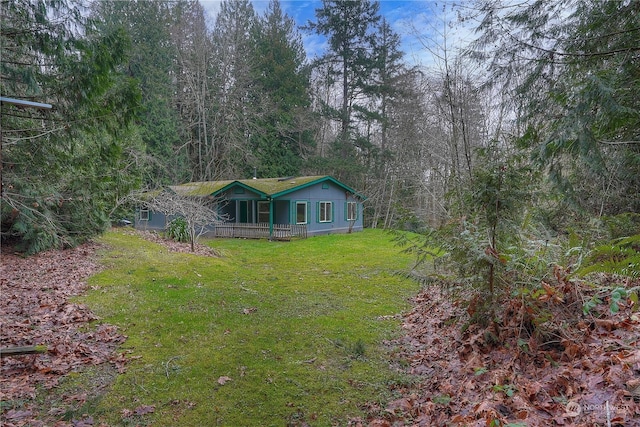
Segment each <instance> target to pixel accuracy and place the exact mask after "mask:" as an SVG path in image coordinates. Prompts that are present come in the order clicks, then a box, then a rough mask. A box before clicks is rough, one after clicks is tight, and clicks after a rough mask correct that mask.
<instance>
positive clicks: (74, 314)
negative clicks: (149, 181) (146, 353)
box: [0, 243, 129, 427]
mask: <svg viewBox="0 0 640 427" xmlns="http://www.w3.org/2000/svg"><path fill="white" fill-rule="evenodd" d="M99 247H100V245H99V244H97V243H87V244H84V245H81V246H79V247H77V248H74V249H67V250H51V251H47V252H43V253H40V254H36V255H32V256H29V257H24V256H22V255H20V254H19V253H16V252H13V250H12V248H10V247H3V248H2V254H1V256H0V295H1V296H2V297H1V298H0V312H2V317H1V318H0V331H1V336H0V347H2V348H6V347H9V348H11V347H22V346H35V345H43V346H46V349H47V351H46V352H45V353H42V354H31V355H20V356H12V357H4V358H2V359H1V360H2V362H1V366H0V371H1V373H2V375H1V376H0V400H1V401H2V408H1V413H0V424H1V425H3V426H6V427H13V426H16V427H19V426H24V425H30V426H38V425H44V423H43V422H42V421H39V420H42V419H45V418H46V417H47V416H59V415H60V414H64V413H65V412H66V410H67V409H65V408H61V407H59V406H58V407H56V408H44V407H42V406H44V405H40V406H39V404H38V403H37V402H38V400H37V399H36V398H37V397H38V394H39V393H40V391H39V390H41V389H44V390H49V389H52V388H55V387H57V386H58V385H59V383H60V380H61V379H62V378H63V377H65V376H66V375H67V374H69V373H71V372H76V371H79V370H81V369H83V368H85V367H89V366H98V365H103V364H110V365H111V366H112V368H113V369H115V370H116V371H117V372H124V371H125V369H126V363H127V361H128V360H129V357H128V355H126V354H124V353H118V352H117V348H118V346H119V345H120V344H121V343H122V342H124V340H126V336H124V335H122V334H120V333H119V331H118V328H117V327H116V326H113V325H109V324H105V323H99V319H98V318H97V317H96V316H95V315H94V314H93V313H92V312H91V310H90V309H89V308H88V307H86V306H85V305H82V304H77V303H73V302H70V298H72V297H75V296H78V295H81V294H82V293H83V292H84V291H85V290H86V288H87V282H86V280H87V278H88V277H89V276H91V275H93V274H95V273H96V272H97V271H99V269H100V266H99V264H98V263H97V262H96V261H95V258H96V257H95V253H96V250H97V249H98V248H99ZM95 322H98V323H95ZM94 324H95V326H94ZM89 325H91V326H89ZM86 399H87V396H86V394H79V395H75V396H66V398H65V399H64V400H65V403H66V404H67V405H70V406H73V405H77V404H78V403H80V404H81V403H84V401H86ZM47 425H50V424H47ZM71 425H74V426H75V425H93V420H92V419H91V418H90V417H88V418H87V417H85V418H83V419H82V420H72V421H70V422H64V421H55V426H57V427H62V426H71Z"/></svg>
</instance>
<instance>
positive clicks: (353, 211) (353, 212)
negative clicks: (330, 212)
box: [347, 202, 358, 221]
mask: <svg viewBox="0 0 640 427" xmlns="http://www.w3.org/2000/svg"><path fill="white" fill-rule="evenodd" d="M356 219H358V205H357V204H356V202H347V221H355V220H356Z"/></svg>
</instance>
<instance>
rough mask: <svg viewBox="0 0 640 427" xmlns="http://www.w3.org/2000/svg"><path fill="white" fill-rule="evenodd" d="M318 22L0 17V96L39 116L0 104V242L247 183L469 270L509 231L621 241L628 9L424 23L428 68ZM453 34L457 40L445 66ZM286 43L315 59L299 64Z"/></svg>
mask: <svg viewBox="0 0 640 427" xmlns="http://www.w3.org/2000/svg"><path fill="white" fill-rule="evenodd" d="M318 6H319V8H318V9H316V11H315V17H314V18H313V19H311V20H309V21H308V22H307V23H306V24H304V25H303V26H298V25H297V24H296V22H294V20H293V19H292V18H291V17H290V16H289V15H287V14H286V13H285V12H284V11H283V8H282V7H281V5H280V4H279V2H278V1H273V2H271V3H270V4H269V6H268V7H267V8H266V10H265V11H264V12H263V13H262V14H258V13H257V12H256V11H255V9H254V7H253V5H252V3H251V2H250V1H246V0H237V1H223V2H221V3H220V7H219V10H218V13H217V15H216V16H215V18H211V17H209V16H208V15H207V12H206V10H205V9H204V8H203V6H202V4H201V3H199V2H197V1H174V2H149V1H126V2H117V1H113V2H97V1H96V2H85V1H75V0H53V1H27V0H4V1H2V2H1V3H0V12H1V17H2V26H1V28H0V38H1V44H0V48H1V58H2V61H1V68H0V72H1V78H2V80H1V83H0V90H1V94H2V96H3V97H10V98H20V99H25V100H31V101H39V102H47V103H50V104H52V105H53V109H51V110H29V109H23V108H20V107H16V106H13V105H10V104H7V103H3V104H2V118H1V120H2V194H3V198H2V236H3V239H14V240H16V241H18V242H19V243H21V245H22V248H23V249H25V250H27V251H28V252H38V251H41V250H44V249H47V248H50V247H64V246H73V245H75V244H76V243H78V242H81V241H84V240H86V239H88V238H90V237H91V236H93V235H94V234H95V233H98V232H100V231H102V230H104V229H105V227H107V226H108V225H109V224H110V221H112V220H117V219H118V218H121V217H126V216H127V215H130V211H128V209H130V207H129V206H127V203H126V202H127V200H128V196H129V194H130V193H131V192H132V191H136V190H140V189H149V188H158V187H160V186H163V185H167V184H176V183H182V182H186V181H204V180H216V179H238V178H247V177H251V176H253V174H254V173H256V174H257V175H258V176H259V177H276V176H288V175H299V174H329V175H332V176H334V177H336V178H337V179H339V180H341V181H343V182H345V183H347V184H348V185H349V186H351V187H353V188H357V189H358V190H359V191H361V192H362V193H363V194H366V195H367V196H368V201H367V206H366V218H365V220H366V225H367V226H369V227H384V228H402V229H408V230H412V231H420V232H425V231H427V230H429V229H430V228H432V227H439V226H442V225H446V224H451V223H452V222H453V223H455V224H456V227H457V228H456V230H457V231H456V233H457V234H456V235H459V233H458V232H459V231H460V230H462V231H465V230H466V231H467V232H470V233H472V234H473V233H474V232H476V231H478V230H480V231H478V234H477V235H476V236H475V237H474V238H475V239H476V240H482V242H480V243H478V245H476V246H477V247H478V248H481V249H482V250H483V251H484V252H486V250H485V249H486V247H487V246H488V247H490V248H491V251H495V252H496V253H497V252H500V251H499V250H498V248H497V246H498V245H499V244H501V243H504V244H503V246H504V247H506V246H509V242H507V241H505V242H498V241H497V240H496V239H498V240H500V238H502V237H503V236H504V238H505V239H506V238H507V237H506V236H510V235H513V233H511V232H510V231H508V230H507V229H511V230H513V229H516V228H517V229H518V230H520V231H522V230H523V227H524V228H527V227H528V230H527V231H526V233H528V235H527V237H528V238H531V239H534V238H535V239H539V240H540V239H541V240H543V241H548V240H549V239H552V238H553V237H555V236H557V235H562V234H565V235H567V234H568V233H570V232H571V230H584V229H585V228H584V224H593V220H594V219H596V220H597V221H600V222H599V224H600V225H602V224H603V221H604V222H606V221H607V218H613V217H614V216H616V218H618V219H616V220H615V221H614V220H612V221H614V222H615V223H616V224H617V225H616V226H619V225H620V221H622V222H623V223H624V224H623V225H622V226H623V228H625V227H626V230H625V231H619V234H622V235H625V234H627V235H628V234H631V233H630V232H629V231H630V228H629V227H632V226H634V224H635V222H634V220H633V219H629V218H633V215H632V216H629V215H628V214H629V213H637V212H638V209H639V204H640V198H639V197H638V190H639V188H640V173H639V169H640V156H639V154H640V135H639V133H640V131H639V120H640V114H639V103H640V97H638V96H637V94H638V90H639V86H640V83H639V82H640V71H639V66H638V63H639V61H638V55H639V54H638V52H639V50H640V48H639V47H638V46H640V43H639V40H640V22H639V19H640V18H638V16H640V14H639V13H638V9H639V8H640V3H639V2H637V1H623V2H621V1H604V2H587V1H578V0H572V1H565V0H555V1H550V2H536V1H528V2H521V3H518V4H517V5H514V4H512V2H507V1H505V2H501V1H474V2H464V3H462V4H461V5H456V4H452V3H444V4H443V5H441V6H437V5H436V4H435V3H432V2H427V3H425V8H431V10H433V9H434V8H435V7H436V6H437V7H441V8H443V9H442V10H445V11H448V12H449V13H448V14H445V15H443V16H449V17H451V16H454V17H455V18H454V19H449V18H442V21H441V22H439V23H438V24H434V31H436V32H437V33H438V37H437V40H436V39H435V38H433V37H432V36H429V35H426V34H424V35H423V36H422V38H420V34H417V35H416V34H414V36H417V39H418V40H420V41H421V43H422V45H423V47H424V49H425V50H427V51H428V52H430V54H431V58H433V62H432V63H430V64H429V65H428V66H420V65H415V63H413V62H410V61H408V60H407V59H406V57H405V55H404V54H403V52H402V51H401V36H402V35H401V34H398V33H396V32H395V31H394V30H393V29H392V27H391V26H390V24H389V23H388V22H387V20H386V19H385V17H384V16H383V15H382V14H381V12H380V4H379V3H377V2H372V1H368V0H367V1H350V2H343V1H323V2H322V3H319V4H318ZM413 7H416V4H413ZM462 24H464V26H465V28H473V29H474V30H475V33H474V34H475V36H474V37H475V40H474V41H473V42H472V43H470V44H469V45H467V46H466V47H465V48H464V49H461V48H452V47H450V46H452V45H454V46H455V43H454V40H455V30H456V28H458V26H459V25H462ZM304 34H307V35H308V34H314V35H316V36H320V37H323V38H324V40H326V44H325V45H324V49H323V51H322V52H320V53H319V54H318V55H317V56H315V57H314V58H308V55H307V54H306V52H305V50H304V46H303V43H302V39H303V35H304ZM620 214H627V216H626V217H625V218H627V219H625V220H620V219H619V218H620V217H619V216H617V215H620ZM590 221H591V222H590ZM625 221H626V222H625ZM529 225H530V226H529ZM478 227H480V229H479V228H478ZM505 227H506V228H505ZM591 228H592V227H591ZM591 228H590V229H591ZM606 228H607V227H606V226H604V228H603V229H606ZM608 229H610V227H609V228H608ZM474 230H475V231H474ZM500 233H502V234H500ZM520 234H521V233H518V235H520ZM507 240H508V239H507ZM491 251H489V253H490V252H491ZM485 255H486V254H485ZM491 256H493V258H494V259H499V257H496V256H494V255H491ZM491 256H489V258H491Z"/></svg>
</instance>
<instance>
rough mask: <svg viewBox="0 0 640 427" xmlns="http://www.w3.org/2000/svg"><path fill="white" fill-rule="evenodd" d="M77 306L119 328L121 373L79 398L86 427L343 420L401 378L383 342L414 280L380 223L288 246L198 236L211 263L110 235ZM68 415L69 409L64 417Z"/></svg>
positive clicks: (394, 329)
mask: <svg viewBox="0 0 640 427" xmlns="http://www.w3.org/2000/svg"><path fill="white" fill-rule="evenodd" d="M102 241H103V242H104V243H106V244H107V245H108V249H106V250H105V252H104V253H103V257H104V258H103V263H104V264H105V266H106V267H107V268H106V269H105V270H104V271H102V272H101V273H99V274H97V275H95V276H93V277H92V278H91V279H90V282H89V285H90V286H91V289H92V290H91V291H89V292H88V294H87V295H86V296H85V297H83V298H82V302H84V303H86V304H88V305H89V306H90V308H91V309H92V310H93V311H94V312H95V314H96V315H98V316H99V317H100V318H101V321H103V322H107V323H110V324H114V325H117V326H118V327H119V328H120V331H121V332H122V333H123V334H125V335H127V336H128V339H127V341H126V342H125V343H124V344H123V345H122V351H130V353H129V357H130V358H131V359H132V361H131V362H130V363H129V365H128V369H127V372H126V373H124V374H122V375H119V376H117V378H116V381H115V383H114V384H113V386H112V387H111V388H110V391H109V392H108V393H107V394H106V395H103V396H101V397H99V398H98V399H94V400H92V401H91V402H87V404H86V405H85V407H83V408H79V410H78V411H77V413H76V414H75V416H80V414H82V413H83V412H84V413H87V412H88V413H89V414H90V415H92V416H93V417H94V418H95V420H96V423H97V422H103V423H108V424H109V425H154V426H205V425H206V426H213V425H222V426H270V425H273V426H284V425H304V423H307V424H308V425H313V426H328V425H346V424H347V423H348V422H349V420H350V419H352V418H354V417H363V416H364V411H363V408H364V407H365V405H368V404H372V403H373V404H375V403H376V402H383V401H386V400H388V399H389V398H391V397H392V396H390V395H389V393H390V391H389V390H390V388H389V385H390V384H391V383H393V382H398V381H403V380H405V379H403V378H402V377H401V374H399V373H397V372H396V371H394V370H393V368H392V367H390V362H389V360H390V352H391V351H392V349H389V348H387V347H385V345H384V342H385V340H387V339H389V338H391V337H392V336H394V335H395V334H398V333H399V322H400V320H399V319H398V318H397V317H394V316H395V315H397V314H399V313H400V312H402V311H403V310H406V309H408V298H409V297H410V296H411V295H413V294H415V293H416V292H417V291H418V286H417V285H416V284H415V283H414V282H412V281H410V280H408V279H405V278H403V277H402V276H401V275H398V274H396V273H397V272H401V271H405V270H406V269H407V267H408V266H409V265H410V264H411V261H412V259H411V256H410V255H406V254H401V253H400V250H399V248H398V247H396V246H394V244H393V242H392V241H391V237H390V236H389V235H387V234H385V233H384V232H382V231H379V230H366V231H364V232H361V233H354V234H350V235H330V236H321V237H314V238H310V239H306V240H297V241H293V242H288V243H283V242H268V241H265V240H260V241H252V240H211V241H207V242H206V243H207V244H208V245H210V246H211V247H213V248H215V249H216V250H217V251H219V252H220V253H221V256H220V257H218V258H212V257H206V256H198V255H192V254H185V253H175V252H169V251H168V250H167V249H166V248H164V247H163V246H161V245H158V244H155V243H151V242H149V241H146V240H143V239H141V238H140V237H138V236H136V235H134V234H132V233H130V232H129V233H127V232H123V231H113V232H110V233H108V234H107V235H106V236H104V237H103V238H102ZM73 415H74V414H70V415H69V416H73Z"/></svg>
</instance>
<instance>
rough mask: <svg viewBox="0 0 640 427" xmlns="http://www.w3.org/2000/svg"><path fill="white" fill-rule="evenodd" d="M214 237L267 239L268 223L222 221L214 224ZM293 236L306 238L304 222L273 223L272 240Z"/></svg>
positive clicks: (287, 238)
mask: <svg viewBox="0 0 640 427" xmlns="http://www.w3.org/2000/svg"><path fill="white" fill-rule="evenodd" d="M212 234H213V236H214V237H226V238H241V239H268V238H269V223H267V222H260V223H256V224H237V223H224V224H216V226H215V228H214V229H213V232H212ZM293 237H300V238H302V239H306V238H307V226H306V224H273V234H272V235H271V238H272V239H274V240H291V239H292V238H293Z"/></svg>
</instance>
